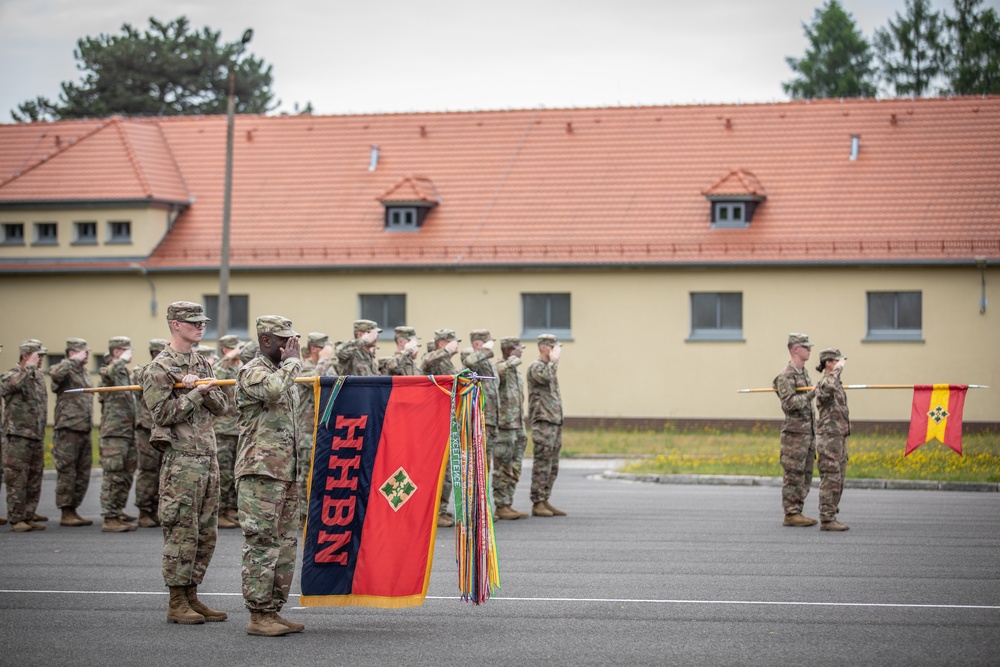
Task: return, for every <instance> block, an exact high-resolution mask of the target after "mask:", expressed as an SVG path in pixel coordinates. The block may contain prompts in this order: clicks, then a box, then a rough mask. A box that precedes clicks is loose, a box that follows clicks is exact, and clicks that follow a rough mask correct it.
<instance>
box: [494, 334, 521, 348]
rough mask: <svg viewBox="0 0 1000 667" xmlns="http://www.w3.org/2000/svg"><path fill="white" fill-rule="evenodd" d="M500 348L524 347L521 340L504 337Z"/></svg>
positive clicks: (515, 337)
mask: <svg viewBox="0 0 1000 667" xmlns="http://www.w3.org/2000/svg"><path fill="white" fill-rule="evenodd" d="M500 347H501V348H505V347H524V346H523V345H521V339H520V338H518V337H517V336H504V337H503V338H501V339H500Z"/></svg>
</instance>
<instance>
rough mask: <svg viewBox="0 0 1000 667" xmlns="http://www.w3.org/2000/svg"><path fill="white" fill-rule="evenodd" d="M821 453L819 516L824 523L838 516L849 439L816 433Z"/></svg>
mask: <svg viewBox="0 0 1000 667" xmlns="http://www.w3.org/2000/svg"><path fill="white" fill-rule="evenodd" d="M816 451H817V454H818V455H819V461H818V464H817V467H818V468H819V517H820V521H822V522H823V523H826V522H829V521H833V520H834V519H836V518H837V511H838V510H839V509H840V497H841V496H842V495H843V493H844V476H845V475H846V474H847V439H846V438H845V437H844V436H842V435H839V434H833V433H819V434H817V435H816Z"/></svg>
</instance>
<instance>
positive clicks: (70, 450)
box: [52, 428, 94, 509]
mask: <svg viewBox="0 0 1000 667" xmlns="http://www.w3.org/2000/svg"><path fill="white" fill-rule="evenodd" d="M52 458H53V460H54V461H55V464H56V507H58V508H59V509H76V508H77V507H79V506H80V504H81V503H82V502H83V498H84V496H86V495H87V488H88V487H89V486H90V469H91V468H92V467H93V465H94V444H93V440H92V439H91V433H90V431H89V430H87V431H77V430H74V429H71V428H57V429H55V430H54V431H53V432H52Z"/></svg>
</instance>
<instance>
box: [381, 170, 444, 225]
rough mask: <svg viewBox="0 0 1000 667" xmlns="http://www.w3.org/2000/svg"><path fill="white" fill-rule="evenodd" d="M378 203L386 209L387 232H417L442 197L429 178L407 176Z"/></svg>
mask: <svg viewBox="0 0 1000 667" xmlns="http://www.w3.org/2000/svg"><path fill="white" fill-rule="evenodd" d="M378 201H379V202H381V203H382V206H384V207H385V231H387V232H416V231H419V230H420V228H421V227H423V225H424V220H426V219H427V216H428V215H429V214H430V212H431V210H432V209H433V208H434V207H435V206H437V205H438V204H439V203H441V197H440V195H438V193H437V189H436V188H435V187H434V183H432V182H431V180H430V179H429V178H423V177H421V176H407V177H406V178H404V179H403V180H402V181H400V182H399V183H397V184H396V185H395V186H393V187H392V188H391V189H390V190H389V191H388V192H386V193H385V194H383V195H382V196H381V197H379V198H378Z"/></svg>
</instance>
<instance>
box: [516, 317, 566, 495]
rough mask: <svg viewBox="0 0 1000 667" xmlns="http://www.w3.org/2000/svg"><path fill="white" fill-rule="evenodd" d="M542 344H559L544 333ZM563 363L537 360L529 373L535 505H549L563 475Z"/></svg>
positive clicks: (532, 486) (540, 338)
mask: <svg viewBox="0 0 1000 667" xmlns="http://www.w3.org/2000/svg"><path fill="white" fill-rule="evenodd" d="M538 342H539V343H541V344H547V345H555V344H556V343H557V342H558V341H557V340H556V337H555V336H552V335H549V334H542V335H541V336H539V337H538ZM558 370H559V361H558V360H556V361H549V362H547V363H546V362H544V361H541V360H535V361H533V362H532V363H531V365H530V366H528V372H527V373H526V374H525V375H526V376H527V379H528V421H529V423H530V424H531V442H532V443H533V446H534V463H533V464H532V467H531V502H532V503H540V502H545V501H546V500H548V499H549V497H550V496H551V495H552V485H553V484H555V481H556V477H557V476H558V475H559V452H560V450H562V422H563V409H562V396H561V395H560V394H559V377H558Z"/></svg>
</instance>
